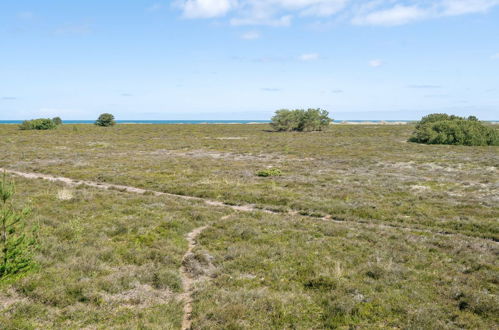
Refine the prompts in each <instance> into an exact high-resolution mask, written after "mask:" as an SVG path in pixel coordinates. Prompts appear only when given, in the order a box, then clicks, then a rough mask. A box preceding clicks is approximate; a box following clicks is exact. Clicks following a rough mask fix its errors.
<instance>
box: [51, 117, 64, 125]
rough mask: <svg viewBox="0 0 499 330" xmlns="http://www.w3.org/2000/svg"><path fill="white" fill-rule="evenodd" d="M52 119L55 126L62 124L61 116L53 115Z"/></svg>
mask: <svg viewBox="0 0 499 330" xmlns="http://www.w3.org/2000/svg"><path fill="white" fill-rule="evenodd" d="M52 121H53V122H54V124H56V126H60V125H62V119H61V117H54V118H52Z"/></svg>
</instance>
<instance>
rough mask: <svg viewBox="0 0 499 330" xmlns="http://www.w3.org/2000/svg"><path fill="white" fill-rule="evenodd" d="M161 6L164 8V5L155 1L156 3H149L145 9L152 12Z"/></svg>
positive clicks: (158, 9)
mask: <svg viewBox="0 0 499 330" xmlns="http://www.w3.org/2000/svg"><path fill="white" fill-rule="evenodd" d="M163 8H165V6H164V5H163V4H161V3H159V2H157V3H154V4H152V5H150V6H149V7H147V8H146V11H147V12H150V13H152V12H156V11H160V10H161V9H163Z"/></svg>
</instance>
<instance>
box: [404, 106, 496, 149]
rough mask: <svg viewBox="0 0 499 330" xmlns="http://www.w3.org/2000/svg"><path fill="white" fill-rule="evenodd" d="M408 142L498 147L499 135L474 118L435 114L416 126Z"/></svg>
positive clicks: (423, 119) (424, 118) (426, 117)
mask: <svg viewBox="0 0 499 330" xmlns="http://www.w3.org/2000/svg"><path fill="white" fill-rule="evenodd" d="M409 141H410V142H417V143H426V144H450V145H464V146H487V145H493V146H497V145H499V133H498V131H497V130H496V129H494V128H492V127H488V126H485V125H484V124H483V123H482V122H480V121H479V120H478V119H477V118H476V117H475V116H470V117H468V118H464V117H459V116H454V115H447V114H444V113H435V114H431V115H427V116H425V117H423V118H422V119H421V121H419V122H418V123H417V125H416V129H415V131H414V132H413V134H412V136H411V137H410V138H409Z"/></svg>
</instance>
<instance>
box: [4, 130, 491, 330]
mask: <svg viewBox="0 0 499 330" xmlns="http://www.w3.org/2000/svg"><path fill="white" fill-rule="evenodd" d="M268 129H269V127H268V126H267V125H119V126H117V127H113V128H98V127H94V126H93V125H64V126H62V127H61V128H59V129H57V130H54V131H44V132H40V131H19V130H17V126H15V125H0V137H1V139H0V147H1V150H2V157H1V158H0V167H3V168H8V169H12V170H17V171H21V172H39V173H43V174H50V175H53V176H61V177H66V178H71V179H74V180H87V181H92V182H100V183H102V184H103V185H104V184H106V183H109V184H118V185H127V186H132V187H137V188H141V189H144V190H146V191H147V192H146V193H140V194H137V193H130V192H126V191H120V190H123V189H110V190H102V189H99V187H98V186H96V187H89V186H85V185H78V186H66V185H64V184H63V183H59V182H48V181H44V180H36V179H35V180H29V179H26V178H21V177H18V176H13V177H14V178H15V180H16V183H17V190H18V196H17V203H18V204H19V205H29V206H31V207H32V208H33V211H34V212H33V214H34V215H33V216H32V217H31V218H30V221H32V222H34V223H39V224H40V232H39V238H40V249H39V251H37V257H36V259H37V264H38V267H37V269H36V270H34V271H31V272H30V273H29V274H27V275H26V276H24V277H23V278H20V279H17V280H15V281H14V280H11V281H7V282H4V283H1V284H0V327H4V328H7V329H14V328H47V327H49V328H50V327H53V328H79V327H87V328H113V327H114V328H137V327H141V328H171V329H178V328H180V327H181V324H182V319H183V316H184V308H185V301H186V300H192V306H191V307H192V327H193V328H196V329H197V328H202V329H220V328H229V329H240V328H246V329H269V328H276V329H282V328H301V329H304V328H313V329H320V328H337V327H345V328H348V327H362V328H387V327H392V328H435V329H445V328H449V329H452V328H477V329H478V328H481V329H485V328H487V329H494V328H498V324H499V317H498V315H499V296H498V291H499V290H498V285H499V283H498V280H497V279H498V278H499V263H498V259H499V258H498V255H499V246H498V243H497V241H498V239H499V221H498V219H499V207H498V205H499V149H498V147H460V146H436V145H431V146H428V145H417V144H412V143H407V142H406V140H407V138H408V136H409V135H410V133H411V130H412V129H413V126H412V125H400V126H384V125H334V126H332V127H331V128H329V129H328V130H327V131H324V132H314V133H274V132H269V131H268ZM269 167H275V168H279V169H280V170H281V171H282V173H283V175H282V176H279V177H267V178H264V177H258V176H256V175H255V172H256V171H258V170H261V169H265V168H269ZM149 191H157V192H165V193H169V194H175V195H183V196H195V197H200V198H205V199H209V200H210V201H219V202H223V203H226V204H227V205H244V207H241V208H239V209H233V208H230V207H224V206H223V205H222V204H221V203H220V205H218V206H217V205H208V204H206V203H203V201H202V200H196V199H183V198H177V197H174V196H167V195H155V194H154V193H149ZM258 209H260V210H271V211H273V213H269V212H263V211H260V210H258ZM200 228H203V230H201V229H200ZM196 229H199V236H198V237H195V238H192V237H191V243H193V244H194V243H197V244H195V245H194V246H191V247H192V248H193V250H192V251H193V253H192V254H186V252H187V251H188V240H187V235H188V233H192V232H193V230H196ZM185 272H188V273H189V277H188V279H189V281H190V282H191V284H192V285H191V287H192V288H193V292H192V295H189V296H190V297H191V298H189V297H187V296H186V292H184V291H185V290H184V289H185V286H183V280H184V282H185V280H186V278H185ZM184 285H185V283H184Z"/></svg>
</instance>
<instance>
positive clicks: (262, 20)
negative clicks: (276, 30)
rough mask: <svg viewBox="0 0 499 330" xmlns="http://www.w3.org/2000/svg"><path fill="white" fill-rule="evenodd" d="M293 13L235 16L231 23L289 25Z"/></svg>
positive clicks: (237, 24) (238, 24) (235, 24)
mask: <svg viewBox="0 0 499 330" xmlns="http://www.w3.org/2000/svg"><path fill="white" fill-rule="evenodd" d="M292 18H293V17H292V16H291V15H286V16H282V17H279V18H272V17H248V18H233V19H231V20H230V24H231V25H234V26H242V25H268V26H289V25H291V19H292Z"/></svg>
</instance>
